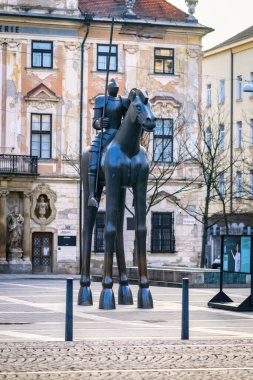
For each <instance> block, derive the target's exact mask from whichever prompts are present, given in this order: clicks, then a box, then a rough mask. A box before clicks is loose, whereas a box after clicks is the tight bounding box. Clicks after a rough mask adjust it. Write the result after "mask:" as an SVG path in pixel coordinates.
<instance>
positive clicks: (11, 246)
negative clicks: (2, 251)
mask: <svg viewBox="0 0 253 380" xmlns="http://www.w3.org/2000/svg"><path fill="white" fill-rule="evenodd" d="M7 229H8V250H9V251H13V250H14V251H15V250H18V251H20V250H22V239H23V230H24V218H23V216H22V215H21V214H20V213H19V209H18V207H17V206H15V208H14V210H13V211H12V212H11V213H10V214H9V215H8V217H7Z"/></svg>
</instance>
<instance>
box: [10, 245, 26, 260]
mask: <svg viewBox="0 0 253 380" xmlns="http://www.w3.org/2000/svg"><path fill="white" fill-rule="evenodd" d="M22 255H23V251H22V249H18V248H17V249H11V250H9V251H8V252H7V258H8V261H9V262H10V261H15V262H16V261H18V262H19V261H21V258H22Z"/></svg>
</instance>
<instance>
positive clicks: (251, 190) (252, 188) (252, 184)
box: [249, 170, 253, 197]
mask: <svg viewBox="0 0 253 380" xmlns="http://www.w3.org/2000/svg"><path fill="white" fill-rule="evenodd" d="M249 194H250V196H251V197H253V170H251V171H250V173H249Z"/></svg>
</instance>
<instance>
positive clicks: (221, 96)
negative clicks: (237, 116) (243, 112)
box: [219, 79, 225, 104]
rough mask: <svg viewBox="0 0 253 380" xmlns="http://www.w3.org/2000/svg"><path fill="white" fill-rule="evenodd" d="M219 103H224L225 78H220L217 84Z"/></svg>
mask: <svg viewBox="0 0 253 380" xmlns="http://www.w3.org/2000/svg"><path fill="white" fill-rule="evenodd" d="M219 103H221V104H222V103H225V80H224V79H222V80H220V85H219Z"/></svg>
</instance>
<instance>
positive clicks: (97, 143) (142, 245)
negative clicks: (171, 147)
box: [78, 80, 156, 309]
mask: <svg viewBox="0 0 253 380" xmlns="http://www.w3.org/2000/svg"><path fill="white" fill-rule="evenodd" d="M118 90H119V86H118V84H117V83H116V81H115V80H111V82H110V83H109V85H108V95H107V97H106V99H102V97H97V99H96V103H95V109H94V119H93V127H95V128H96V129H98V128H101V132H100V133H99V134H98V135H97V136H96V137H95V139H94V141H93V143H92V145H91V147H87V149H86V150H85V152H84V153H83V155H82V160H81V176H82V178H81V179H82V184H83V193H84V227H83V252H82V268H81V279H80V285H81V286H80V290H79V295H78V304H79V305H92V304H93V301H92V293H91V290H90V257H91V244H92V232H93V228H94V224H95V220H96V215H97V210H98V206H99V201H100V199H101V194H102V191H103V188H104V186H105V187H106V222H105V231H104V237H105V256H104V275H103V282H102V284H103V290H102V292H101V295H100V301H99V308H100V309H114V308H115V298H114V293H113V289H112V287H113V280H112V268H113V253H114V252H115V251H116V258H117V264H118V270H119V292H118V303H119V304H123V305H131V304H133V298H132V293H131V290H130V287H129V285H128V278H127V275H126V263H125V254H124V242H123V221H124V210H125V199H126V189H127V188H128V187H131V188H132V189H133V196H134V208H135V237H136V249H137V257H138V267H139V292H138V307H139V308H152V307H153V300H152V296H151V293H150V290H149V282H148V278H147V262H146V192H147V182H148V175H149V165H148V160H147V156H146V151H145V149H144V148H143V147H142V146H141V145H140V142H141V135H142V131H143V130H144V131H146V132H152V131H153V129H154V127H155V121H156V118H155V116H154V114H153V112H152V110H151V107H150V103H149V101H148V96H147V93H146V92H145V91H143V90H140V89H135V88H134V89H132V90H131V91H130V93H129V96H128V98H125V97H120V96H118ZM103 101H104V104H105V109H102V107H103V106H102V104H103ZM103 114H104V117H102V115H103ZM103 128H104V129H105V132H104V133H102V131H103ZM99 150H101V159H100V158H99ZM96 171H97V172H98V176H97V181H96ZM96 182H97V183H96Z"/></svg>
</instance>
